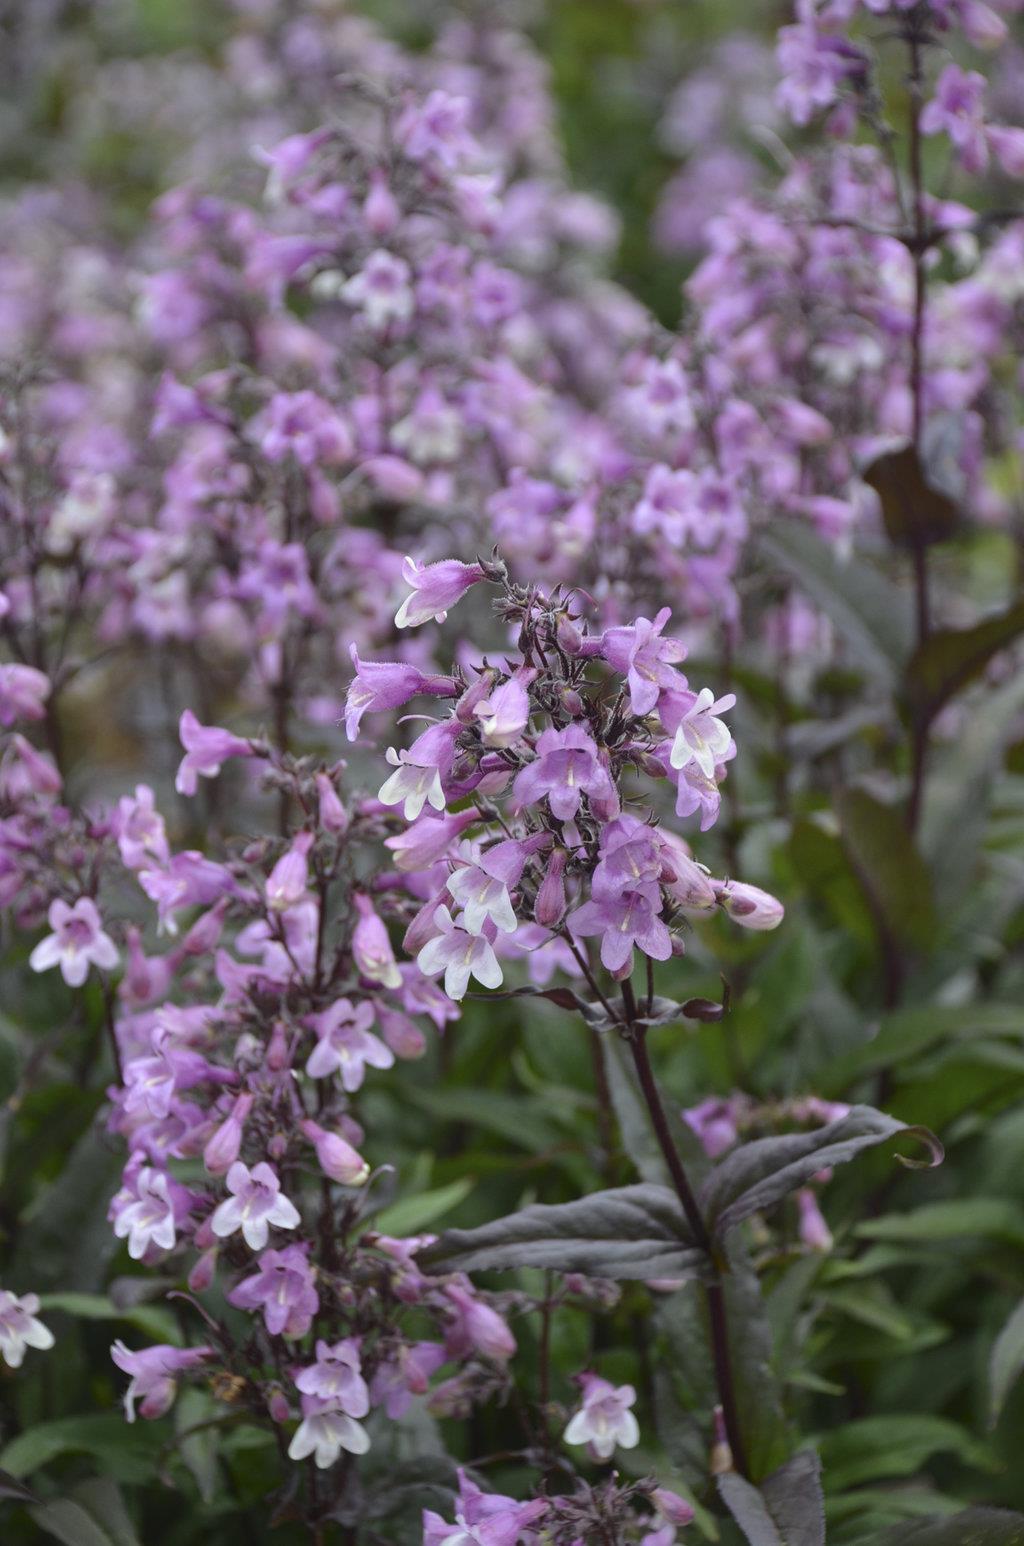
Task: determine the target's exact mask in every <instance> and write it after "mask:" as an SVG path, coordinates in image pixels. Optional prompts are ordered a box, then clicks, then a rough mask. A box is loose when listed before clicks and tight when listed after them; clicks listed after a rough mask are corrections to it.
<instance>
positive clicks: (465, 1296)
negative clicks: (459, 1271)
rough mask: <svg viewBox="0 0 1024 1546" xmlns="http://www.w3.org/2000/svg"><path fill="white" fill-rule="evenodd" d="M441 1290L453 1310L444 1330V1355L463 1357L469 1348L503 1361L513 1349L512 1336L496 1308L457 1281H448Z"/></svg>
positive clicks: (511, 1354) (509, 1355) (513, 1339)
mask: <svg viewBox="0 0 1024 1546" xmlns="http://www.w3.org/2000/svg"><path fill="white" fill-rule="evenodd" d="M444 1292H445V1297H446V1298H447V1300H448V1301H449V1303H450V1304H451V1306H452V1308H453V1311H454V1317H453V1319H452V1320H451V1321H450V1322H449V1325H448V1327H447V1330H446V1332H445V1348H446V1349H447V1352H448V1356H449V1357H450V1358H463V1357H465V1355H466V1354H467V1353H468V1352H470V1351H473V1352H476V1353H481V1354H483V1356H484V1357H485V1358H493V1359H494V1361H495V1362H496V1363H507V1362H508V1360H509V1359H510V1358H511V1357H512V1356H513V1354H514V1353H515V1350H516V1339H515V1337H514V1336H513V1335H512V1333H511V1331H510V1330H509V1328H508V1326H507V1325H506V1324H505V1322H504V1321H503V1320H502V1318H501V1316H500V1315H499V1314H498V1312H497V1310H492V1309H491V1307H490V1305H487V1304H484V1303H483V1302H482V1301H481V1300H479V1299H477V1298H475V1297H474V1295H473V1294H472V1293H471V1292H470V1290H469V1289H468V1288H463V1287H461V1286H460V1285H459V1284H458V1283H449V1285H448V1287H447V1288H446V1289H445V1291H444Z"/></svg>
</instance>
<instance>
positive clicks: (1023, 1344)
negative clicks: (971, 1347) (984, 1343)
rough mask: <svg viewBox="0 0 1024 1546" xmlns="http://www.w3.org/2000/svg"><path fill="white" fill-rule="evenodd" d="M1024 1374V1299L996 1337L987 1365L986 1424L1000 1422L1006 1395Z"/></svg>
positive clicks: (993, 1424) (991, 1424)
mask: <svg viewBox="0 0 1024 1546" xmlns="http://www.w3.org/2000/svg"><path fill="white" fill-rule="evenodd" d="M1022 1373H1024V1299H1022V1300H1021V1302H1020V1304H1019V1305H1018V1306H1017V1308H1016V1309H1015V1310H1014V1312H1013V1314H1012V1315H1011V1316H1010V1319H1009V1320H1008V1321H1007V1322H1006V1325H1005V1326H1004V1327H1003V1329H1002V1331H1001V1332H1000V1333H999V1335H998V1337H996V1340H995V1346H994V1347H993V1349H992V1356H991V1358H990V1359H989V1365H988V1387H989V1410H988V1420H989V1425H990V1426H991V1427H994V1426H995V1424H996V1423H997V1422H998V1421H999V1414H1000V1412H1001V1411H1002V1410H1003V1406H1004V1405H1005V1403H1006V1398H1007V1396H1008V1395H1009V1394H1010V1391H1011V1390H1012V1389H1013V1387H1014V1385H1015V1384H1016V1383H1017V1381H1018V1380H1019V1379H1020V1376H1021V1374H1022Z"/></svg>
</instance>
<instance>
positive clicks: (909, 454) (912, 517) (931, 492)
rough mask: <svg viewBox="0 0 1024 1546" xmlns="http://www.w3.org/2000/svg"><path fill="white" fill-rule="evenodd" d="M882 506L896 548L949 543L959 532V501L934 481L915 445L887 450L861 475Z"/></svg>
mask: <svg viewBox="0 0 1024 1546" xmlns="http://www.w3.org/2000/svg"><path fill="white" fill-rule="evenodd" d="M861 477H862V478H863V479H864V482H865V483H866V484H867V485H868V487H869V488H873V489H874V491H875V493H876V494H877V495H878V499H879V503H880V504H881V506H882V521H883V523H884V525H885V530H886V533H887V534H888V537H889V541H890V542H891V543H893V545H894V546H895V547H900V548H907V549H911V550H913V549H916V548H925V547H928V546H930V544H931V543H933V542H945V541H946V540H947V539H948V538H950V537H952V536H953V534H954V532H955V531H956V528H957V524H958V521H959V510H958V509H957V505H956V501H955V500H953V499H951V498H950V497H949V495H948V494H946V493H944V492H943V490H942V489H940V488H937V487H936V486H935V484H934V483H932V482H930V481H929V479H928V477H927V474H926V472H925V469H924V467H923V466H922V465H921V459H920V457H919V456H918V453H917V449H916V447H915V446H913V445H910V444H906V445H902V446H897V447H895V448H894V449H893V450H891V451H883V453H882V455H881V456H877V457H876V458H875V460H874V461H873V462H871V463H870V464H869V466H867V467H865V468H864V470H863V471H862V472H861Z"/></svg>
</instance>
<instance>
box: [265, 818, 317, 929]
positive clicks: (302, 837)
mask: <svg viewBox="0 0 1024 1546" xmlns="http://www.w3.org/2000/svg"><path fill="white" fill-rule="evenodd" d="M312 846H313V834H312V832H299V833H298V834H297V835H296V837H294V838H293V839H292V844H291V847H290V848H289V849H288V851H287V853H285V854H283V855H282V857H281V858H280V859H278V861H277V863H276V864H275V865H274V868H273V869H272V870H271V872H270V874H269V875H268V876H267V906H268V907H269V908H270V910H271V912H275V913H283V912H287V911H288V908H289V907H294V906H295V905H296V904H297V903H298V902H301V901H302V900H303V898H304V897H305V895H306V886H307V884H308V882H309V865H308V864H307V862H306V861H307V859H308V857H309V851H310V849H311V848H312Z"/></svg>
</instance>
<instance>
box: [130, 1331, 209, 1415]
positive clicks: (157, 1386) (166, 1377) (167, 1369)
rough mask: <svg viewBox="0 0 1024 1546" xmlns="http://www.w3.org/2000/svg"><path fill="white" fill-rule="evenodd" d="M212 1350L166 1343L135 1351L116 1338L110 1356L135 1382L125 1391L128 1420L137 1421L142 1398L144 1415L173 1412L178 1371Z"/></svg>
mask: <svg viewBox="0 0 1024 1546" xmlns="http://www.w3.org/2000/svg"><path fill="white" fill-rule="evenodd" d="M212 1353H213V1348H212V1347H168V1346H167V1345H166V1344H164V1343H158V1344H157V1345H156V1346H155V1347H143V1348H140V1349H139V1351H138V1352H137V1353H134V1352H132V1350H131V1349H130V1348H127V1347H125V1345H124V1343H123V1342H115V1343H114V1345H113V1347H112V1348H111V1349H110V1356H111V1358H112V1359H113V1360H114V1362H115V1363H116V1364H117V1367H118V1368H119V1369H123V1370H124V1372H125V1374H130V1375H131V1384H130V1385H129V1386H128V1389H127V1390H126V1391H125V1393H124V1414H125V1416H126V1417H127V1419H128V1421H129V1422H130V1423H133V1422H134V1421H135V1403H136V1401H141V1405H140V1406H139V1412H140V1413H141V1415H142V1416H143V1417H145V1418H148V1419H150V1420H152V1419H153V1418H156V1417H162V1416H163V1415H164V1413H165V1412H169V1411H170V1409H171V1406H172V1404H173V1402H174V1396H175V1392H176V1390H177V1384H178V1382H177V1375H178V1374H179V1373H180V1372H181V1371H182V1369H194V1368H196V1366H197V1365H198V1364H201V1363H202V1361H203V1359H204V1358H209V1357H210V1356H211V1355H212Z"/></svg>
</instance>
